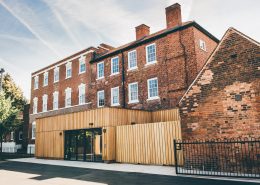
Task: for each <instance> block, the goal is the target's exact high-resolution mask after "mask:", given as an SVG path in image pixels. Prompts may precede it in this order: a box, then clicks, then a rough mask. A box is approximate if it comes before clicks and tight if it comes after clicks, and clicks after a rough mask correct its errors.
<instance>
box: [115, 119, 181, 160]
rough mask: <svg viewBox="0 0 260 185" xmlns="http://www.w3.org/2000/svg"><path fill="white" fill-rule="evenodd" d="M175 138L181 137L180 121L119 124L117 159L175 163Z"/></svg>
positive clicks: (117, 128) (117, 129)
mask: <svg viewBox="0 0 260 185" xmlns="http://www.w3.org/2000/svg"><path fill="white" fill-rule="evenodd" d="M174 139H181V128H180V121H168V122H159V123H148V124H139V125H125V126H118V127H116V161H117V162H122V163H134V164H156V165H174V148H173V140H174Z"/></svg>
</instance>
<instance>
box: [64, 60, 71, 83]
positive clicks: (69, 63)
mask: <svg viewBox="0 0 260 185" xmlns="http://www.w3.org/2000/svg"><path fill="white" fill-rule="evenodd" d="M68 68H70V76H68ZM71 77H72V63H71V62H67V63H66V78H65V79H69V78H71Z"/></svg>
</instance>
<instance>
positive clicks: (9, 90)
mask: <svg viewBox="0 0 260 185" xmlns="http://www.w3.org/2000/svg"><path fill="white" fill-rule="evenodd" d="M3 90H4V92H5V98H6V99H8V98H10V100H11V101H12V106H14V107H16V108H17V109H19V110H21V111H22V110H23V107H24V105H25V104H26V103H27V101H26V99H25V98H24V96H23V92H22V90H21V89H20V87H18V86H17V85H16V84H15V82H14V81H13V79H12V77H11V76H10V75H9V74H8V73H7V74H6V75H4V78H3Z"/></svg>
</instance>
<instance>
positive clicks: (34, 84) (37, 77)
mask: <svg viewBox="0 0 260 185" xmlns="http://www.w3.org/2000/svg"><path fill="white" fill-rule="evenodd" d="M36 79H37V80H36ZM33 80H34V83H33V87H34V90H36V89H39V76H38V75H37V76H35V77H34V78H33ZM36 82H37V83H36ZM36 84H37V86H36Z"/></svg>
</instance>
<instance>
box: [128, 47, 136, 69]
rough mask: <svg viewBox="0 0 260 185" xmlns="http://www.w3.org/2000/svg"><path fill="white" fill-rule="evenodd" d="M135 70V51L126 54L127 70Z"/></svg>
mask: <svg viewBox="0 0 260 185" xmlns="http://www.w3.org/2000/svg"><path fill="white" fill-rule="evenodd" d="M136 68H137V54H136V50H134V51H130V52H128V69H129V70H131V69H136Z"/></svg>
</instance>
